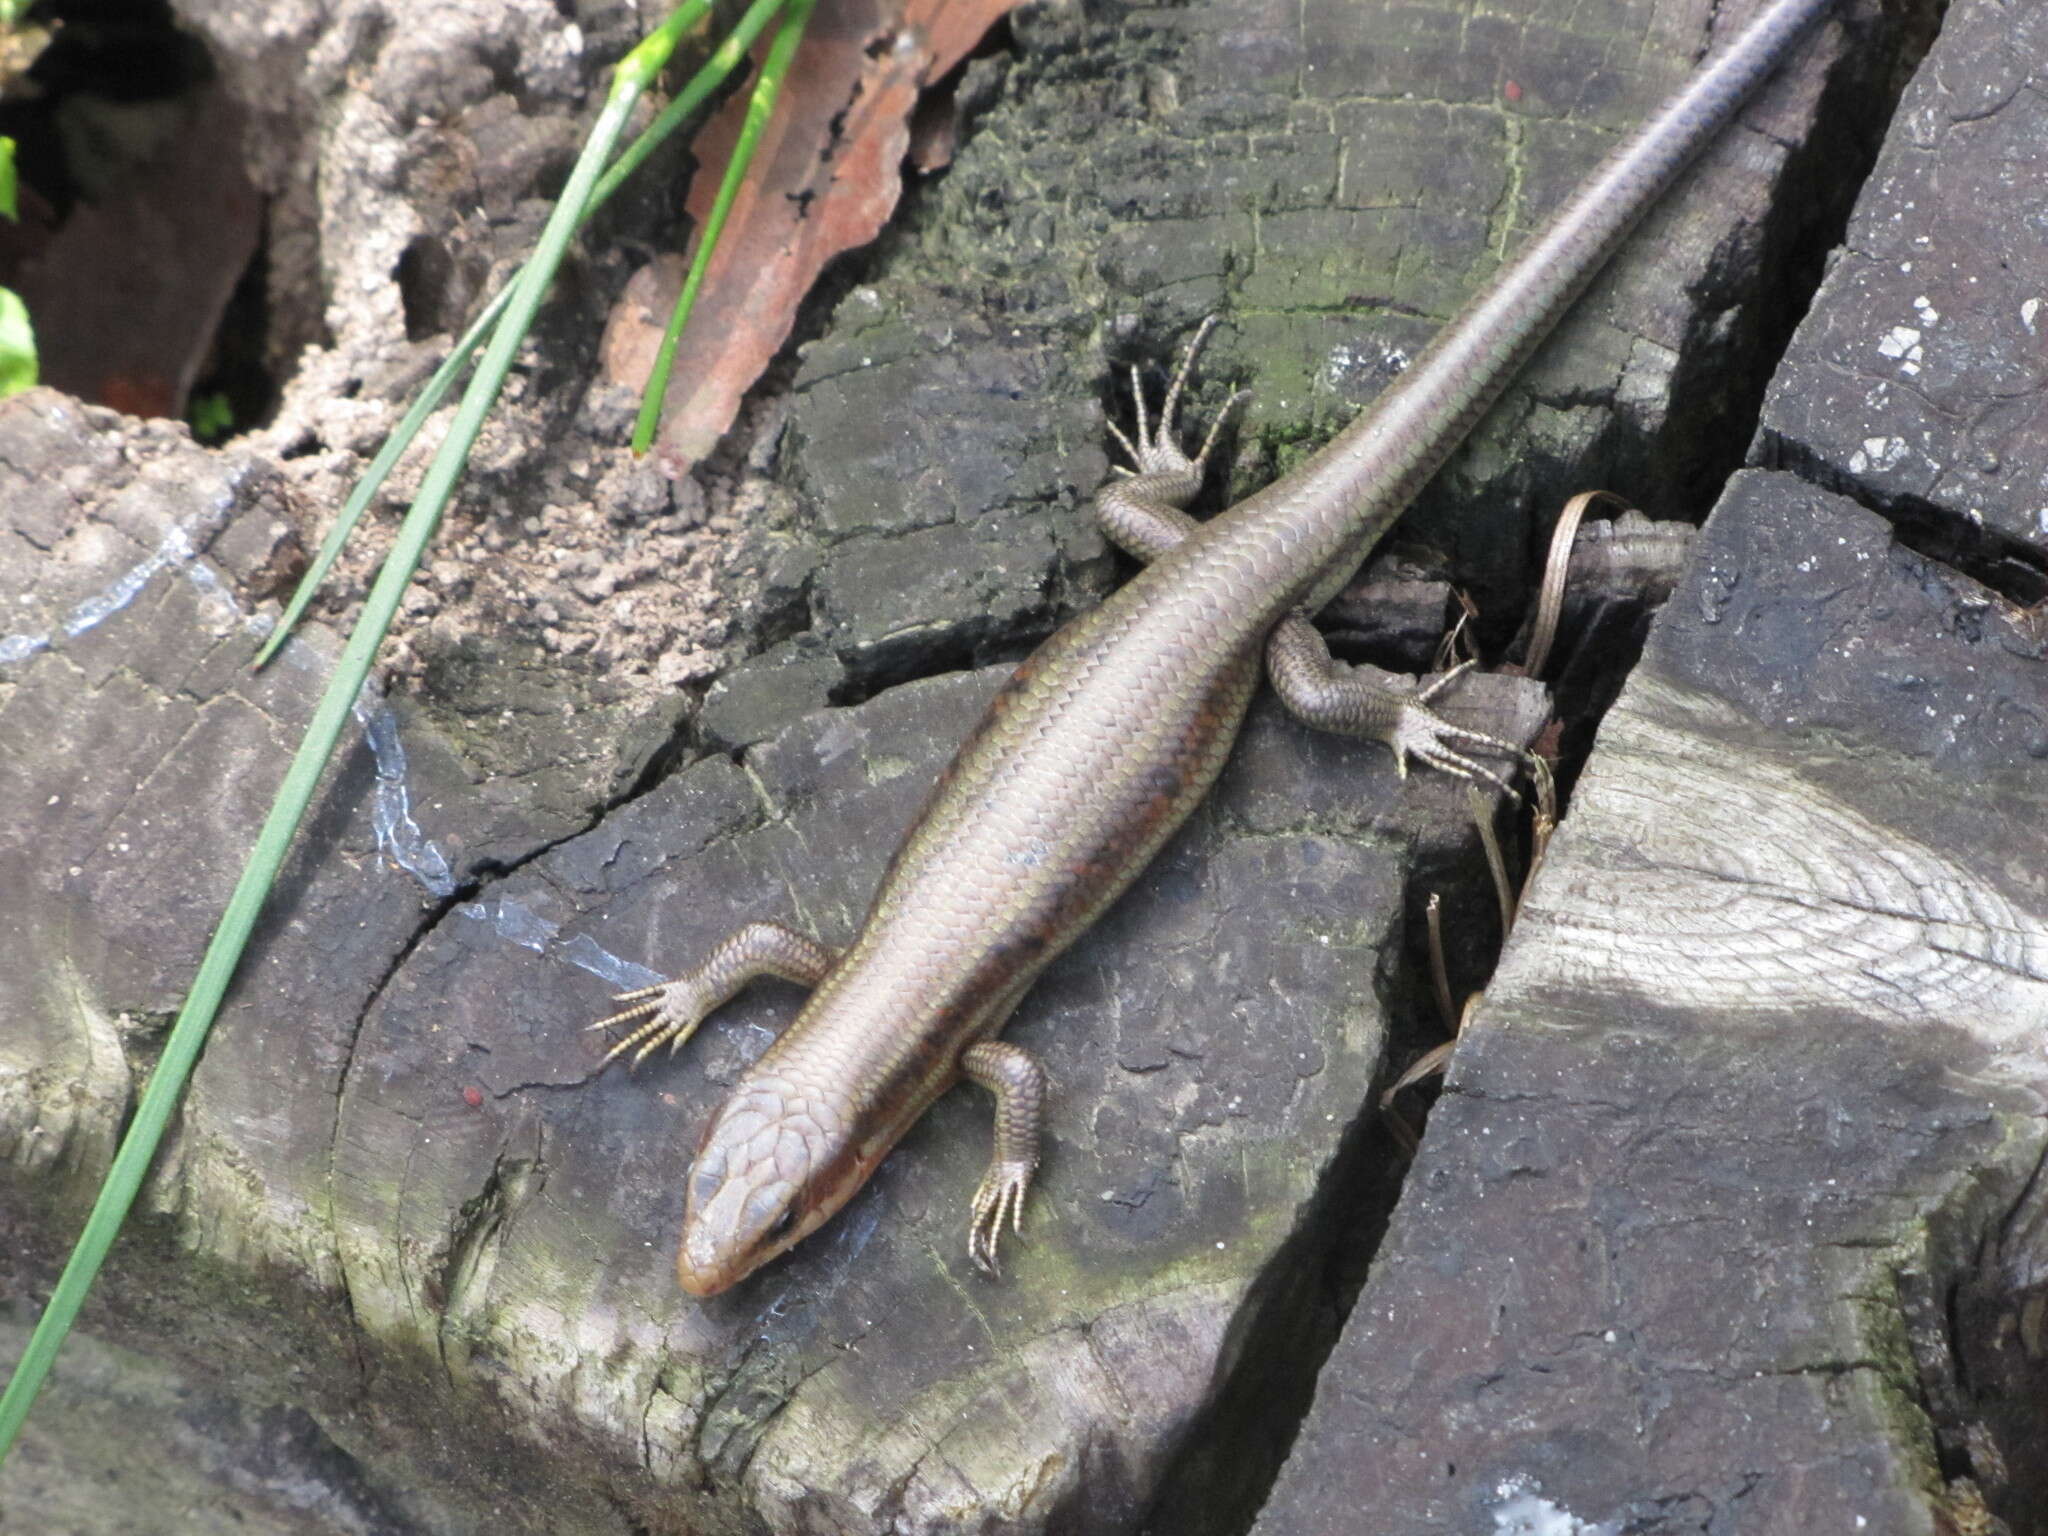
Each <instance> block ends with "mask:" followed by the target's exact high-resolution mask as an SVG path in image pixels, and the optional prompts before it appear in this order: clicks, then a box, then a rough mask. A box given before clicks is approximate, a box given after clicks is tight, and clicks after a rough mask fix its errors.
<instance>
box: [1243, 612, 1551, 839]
mask: <svg viewBox="0 0 2048 1536" xmlns="http://www.w3.org/2000/svg"><path fill="white" fill-rule="evenodd" d="M1471 665H1472V663H1470V662H1466V663H1465V664H1464V665H1462V666H1458V667H1453V668H1452V669H1451V670H1450V671H1448V672H1446V673H1443V674H1442V675H1441V676H1439V677H1436V678H1434V679H1432V680H1430V681H1429V682H1428V683H1426V684H1423V685H1421V686H1419V687H1418V686H1417V684H1416V683H1415V681H1414V680H1412V679H1409V678H1405V677H1401V676H1398V675H1397V674H1395V673H1392V672H1383V671H1381V670H1380V669H1379V668H1378V667H1354V666H1350V665H1347V664H1346V663H1344V662H1341V661H1339V660H1337V658H1336V657H1334V656H1332V655H1331V654H1330V645H1329V642H1328V641H1327V640H1325V639H1324V638H1323V636H1322V633H1321V632H1320V631H1319V630H1318V629H1317V628H1316V627H1315V626H1314V625H1313V624H1311V623H1310V622H1309V621H1308V619H1307V618H1306V617H1305V616H1304V615H1302V614H1301V613H1298V612H1297V613H1291V614H1289V615H1287V617H1286V618H1284V619H1282V620H1281V621H1280V622H1279V623H1278V624H1276V625H1275V626H1274V627H1273V633H1272V635H1271V636H1270V637H1269V638H1268V639H1267V641H1266V673H1267V675H1268V676H1269V677H1271V678H1272V680H1273V688H1274V691H1275V692H1277V693H1278V694H1279V695H1280V702H1281V703H1282V704H1284V705H1286V707H1287V712H1288V713H1289V714H1291V715H1293V716H1294V717H1295V718H1296V719H1297V720H1300V721H1302V722H1304V723H1305V724H1308V725H1312V726H1314V727H1315V728H1316V729H1317V730H1322V731H1334V732H1336V733H1337V734H1339V735H1342V736H1368V737H1371V738H1373V739H1374V740H1377V741H1383V742H1385V743H1386V744H1387V746H1388V747H1389V748H1390V749H1391V750H1392V751H1393V754H1394V766H1395V767H1396V768H1397V769H1398V770H1399V771H1400V774H1401V777H1403V778H1404V779H1405V778H1406V777H1407V776H1408V759H1409V758H1410V757H1414V758H1416V759H1417V760H1419V761H1421V762H1423V763H1426V764H1428V765H1429V766H1430V767H1432V768H1435V769H1439V770H1440V771H1442V772H1444V773H1448V774H1451V775H1452V776H1453V777H1455V778H1461V779H1483V780H1485V781H1486V782H1487V783H1488V784H1491V785H1493V787H1494V788H1496V789H1498V790H1501V791H1502V792H1503V793H1505V794H1507V795H1508V796H1509V797H1511V798H1516V799H1519V798H1520V797H1519V796H1517V795H1516V794H1515V791H1514V789H1513V788H1512V787H1511V786H1510V785H1509V784H1508V781H1507V780H1506V779H1505V778H1504V777H1502V776H1501V775H1500V774H1498V773H1495V772H1494V771H1493V770H1492V769H1491V768H1488V767H1486V766H1485V765H1484V764H1483V763H1479V762H1475V761H1474V760H1473V758H1472V757H1471V756H1470V755H1469V754H1471V753H1474V752H1484V753H1494V754H1499V755H1500V756H1503V757H1510V758H1516V759H1519V758H1520V757H1521V756H1522V749H1521V748H1520V747H1518V746H1516V745H1515V744H1514V743H1513V742H1511V741H1503V740H1502V739H1501V738H1500V737H1498V736H1488V735H1487V734H1485V733H1484V732H1483V731H1468V730H1466V729H1465V728H1464V727H1463V726H1458V725H1453V724H1451V722H1450V721H1448V720H1446V719H1444V718H1443V716H1441V715H1439V714H1438V713H1437V712H1436V711H1435V710H1433V709H1431V708H1430V707H1429V706H1430V704H1431V703H1432V702H1434V701H1435V699H1436V698H1437V697H1438V695H1440V694H1442V693H1443V692H1444V690H1445V689H1447V688H1449V687H1450V686H1451V685H1452V684H1453V683H1455V682H1456V681H1457V680H1458V679H1459V678H1460V677H1462V676H1463V675H1464V674H1465V673H1466V671H1468V670H1469V669H1470V667H1471Z"/></svg>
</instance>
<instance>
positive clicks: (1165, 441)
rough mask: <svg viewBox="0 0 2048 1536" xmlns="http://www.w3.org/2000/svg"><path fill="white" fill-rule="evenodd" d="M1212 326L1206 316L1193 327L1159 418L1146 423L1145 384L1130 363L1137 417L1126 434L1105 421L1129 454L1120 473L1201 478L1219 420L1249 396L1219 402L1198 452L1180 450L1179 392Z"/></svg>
mask: <svg viewBox="0 0 2048 1536" xmlns="http://www.w3.org/2000/svg"><path fill="white" fill-rule="evenodd" d="M1215 328H1216V317H1215V316H1214V315H1210V316H1208V317H1206V318H1205V319H1204V320H1203V321H1202V323H1201V325H1199V326H1198V327H1196V329H1195V334H1194V338H1193V339H1192V340H1191V341H1189V342H1188V346H1187V350H1186V351H1185V352H1183V353H1182V354H1181V359H1180V366H1179V367H1178V368H1176V369H1174V371H1173V382H1172V383H1171V384H1169V385H1168V386H1167V388H1166V399H1165V400H1164V401H1163V402H1161V404H1160V407H1159V420H1158V422H1157V423H1156V424H1154V423H1151V422H1148V421H1147V420H1146V416H1145V386H1144V381H1143V379H1142V378H1141V376H1140V375H1139V373H1138V369H1137V367H1136V365H1135V364H1134V365H1133V366H1132V368H1131V407H1132V412H1133V414H1134V415H1135V416H1136V417H1137V421H1136V423H1135V424H1134V428H1133V432H1134V436H1132V437H1126V436H1125V435H1124V431H1123V428H1121V427H1119V426H1118V425H1117V424H1116V423H1115V422H1114V421H1112V422H1110V423H1109V431H1110V435H1111V436H1112V437H1114V438H1115V439H1116V440H1117V444H1118V446H1119V447H1121V448H1122V449H1123V451H1124V452H1125V453H1126V454H1128V455H1129V456H1130V460H1131V465H1132V467H1131V468H1130V469H1124V468H1123V467H1122V466H1121V465H1118V466H1116V468H1117V470H1118V472H1119V473H1122V474H1138V475H1151V474H1172V475H1187V476H1191V477H1192V478H1193V479H1194V481H1195V482H1197V483H1199V482H1200V481H1201V478H1202V475H1203V472H1204V471H1205V470H1206V469H1207V467H1208V463H1209V452H1210V450H1211V449H1212V448H1214V447H1215V446H1216V438H1217V434H1219V433H1220V432H1221V431H1222V430H1223V423H1224V422H1225V421H1227V420H1229V418H1230V413H1231V412H1232V411H1233V410H1235V409H1236V408H1237V407H1238V405H1239V404H1241V403H1242V402H1244V401H1246V400H1249V399H1250V398H1251V391H1250V390H1248V389H1241V390H1239V391H1238V392H1237V393H1236V394H1234V395H1232V396H1231V397H1230V398H1229V399H1228V400H1226V401H1225V402H1224V403H1223V409H1222V410H1220V411H1218V412H1217V413H1216V419H1215V420H1214V421H1212V422H1211V423H1210V424H1209V432H1208V435H1207V436H1206V437H1204V438H1203V439H1202V451H1201V452H1200V453H1197V454H1196V455H1195V456H1194V457H1193V458H1192V459H1191V458H1189V457H1188V456H1187V454H1186V453H1184V452H1182V450H1181V446H1180V443H1179V442H1178V441H1177V438H1178V436H1179V416H1180V397H1181V391H1182V390H1183V389H1185V388H1186V387H1187V382H1188V374H1189V372H1190V371H1191V370H1192V369H1193V368H1194V366H1195V358H1196V357H1197V356H1198V355H1200V353H1201V350H1202V344H1203V343H1204V342H1205V341H1207V340H1208V339H1209V333H1210V332H1211V331H1213V330H1214V329H1215Z"/></svg>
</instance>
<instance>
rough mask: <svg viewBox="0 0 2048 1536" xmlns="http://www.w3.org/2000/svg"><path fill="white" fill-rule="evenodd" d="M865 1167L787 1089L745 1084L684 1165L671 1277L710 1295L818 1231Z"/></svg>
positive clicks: (823, 1115) (839, 1135)
mask: <svg viewBox="0 0 2048 1536" xmlns="http://www.w3.org/2000/svg"><path fill="white" fill-rule="evenodd" d="M866 1172H867V1170H866V1169H865V1168H864V1167H863V1166H862V1160H861V1158H860V1156H859V1153H858V1150H857V1149H856V1148H855V1146H854V1144H853V1141H852V1138H851V1137H850V1136H849V1135H847V1134H846V1133H845V1131H844V1130H843V1129H842V1128H841V1127H840V1125H839V1124H838V1123H837V1121H836V1119H835V1117H833V1116H831V1115H830V1114H829V1113H827V1112H824V1111H823V1109H822V1106H818V1105H815V1104H807V1103H806V1102H805V1101H804V1099H803V1097H802V1095H801V1094H800V1093H799V1092H798V1091H797V1089H796V1087H795V1085H794V1084H790V1083H784V1082H780V1081H777V1080H775V1079H773V1078H763V1079H757V1080H755V1081H753V1082H751V1083H747V1084H744V1085H743V1086H742V1087H741V1088H740V1089H738V1090H737V1091H735V1092H734V1094H733V1095H732V1097H731V1098H729V1099H728V1100H726V1102H725V1103H724V1104H723V1105H721V1106H720V1107H719V1109H718V1111H717V1112H716V1113H715V1114H713V1116H712V1117H711V1119H710V1121H709V1122H708V1123H707V1124H706V1125H705V1127H704V1134H703V1137H702V1139H701V1140H700V1142H699V1143H698V1147H697V1157H696V1160H695V1161H694V1162H692V1163H691V1165H690V1178H689V1192H688V1198H687V1204H686V1208H685V1211H684V1215H683V1238H682V1244H681V1246H680V1247H679V1248H678V1249H677V1251H676V1280H677V1282H678V1283H679V1284H680V1285H681V1286H682V1288H683V1289H684V1290H686V1291H688V1292H689V1293H690V1294H691V1295H692V1296H715V1295H717V1294H718V1293H719V1292H720V1291H722V1290H725V1289H726V1288H727V1287H728V1286H731V1285H734V1284H737V1283H738V1282H739V1281H741V1280H743V1279H745V1278H746V1277H747V1276H748V1275H750V1274H752V1273H753V1272H754V1271H755V1270H757V1269H759V1268H760V1267H761V1266H762V1265H763V1264H766V1263H767V1262H768V1261H769V1260H770V1259H773V1258H775V1257H776V1256H778V1255H779V1254H781V1253H783V1252H784V1251H785V1250H787V1249H788V1248H790V1247H791V1246H793V1245H794V1244H796V1243H799V1242H801V1241H802V1240H803V1239H804V1238H805V1237H807V1236H809V1235H810V1234H811V1233H812V1232H814V1231H816V1230H817V1228H818V1227H820V1226H822V1225H823V1224H824V1223H825V1221H826V1220H828V1219H829V1218H830V1217H831V1216H832V1214H833V1213H834V1212H835V1211H837V1210H838V1209H839V1207H840V1206H842V1205H844V1204H845V1203H846V1202H847V1200H848V1199H850V1198H851V1197H852V1195H853V1192H854V1191H855V1190H857V1189H858V1188H860V1186H861V1182H862V1180H863V1179H864V1178H865V1177H866Z"/></svg>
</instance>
